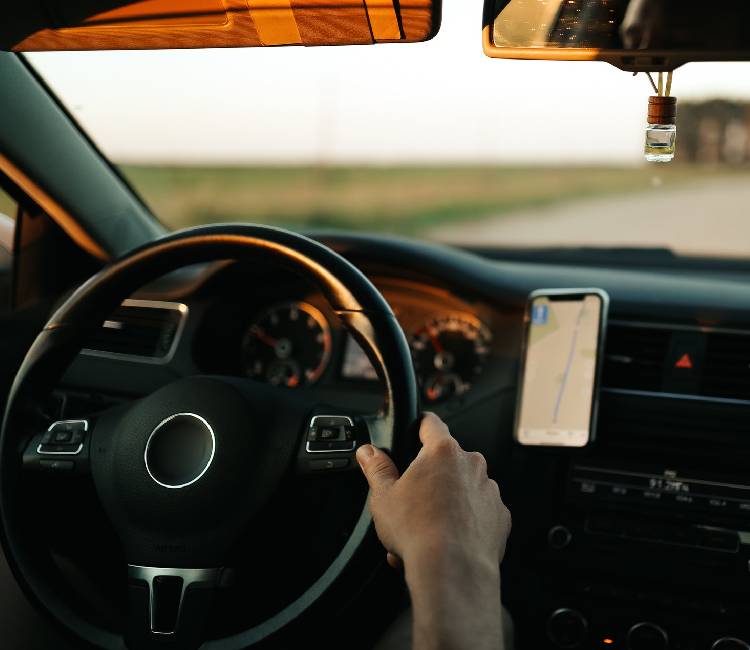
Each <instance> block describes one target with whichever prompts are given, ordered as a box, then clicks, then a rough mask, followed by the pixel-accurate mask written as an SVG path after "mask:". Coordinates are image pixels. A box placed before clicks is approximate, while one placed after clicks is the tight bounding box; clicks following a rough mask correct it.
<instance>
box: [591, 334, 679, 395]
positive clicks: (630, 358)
mask: <svg viewBox="0 0 750 650" xmlns="http://www.w3.org/2000/svg"><path fill="white" fill-rule="evenodd" d="M670 337H671V331H670V330H669V329H663V328H657V327H646V326H644V327H640V326H631V325H625V324H617V323H612V324H610V326H609V327H608V328H607V339H606V341H607V342H606V348H605V355H604V369H603V374H602V386H605V387H606V388H625V389H631V390H647V391H659V390H661V386H662V376H663V373H664V362H665V360H666V358H667V354H668V352H669V345H670Z"/></svg>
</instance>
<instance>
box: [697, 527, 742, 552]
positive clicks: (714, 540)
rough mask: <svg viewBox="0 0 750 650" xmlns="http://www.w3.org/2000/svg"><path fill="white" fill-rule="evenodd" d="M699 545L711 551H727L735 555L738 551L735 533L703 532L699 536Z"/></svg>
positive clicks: (737, 540)
mask: <svg viewBox="0 0 750 650" xmlns="http://www.w3.org/2000/svg"><path fill="white" fill-rule="evenodd" d="M698 543H699V545H700V546H702V547H703V548H708V549H711V550H713V551H728V552H730V553H736V552H737V551H739V539H738V538H737V534H736V533H728V532H723V531H719V530H705V531H703V532H702V533H701V535H700V540H699V542H698Z"/></svg>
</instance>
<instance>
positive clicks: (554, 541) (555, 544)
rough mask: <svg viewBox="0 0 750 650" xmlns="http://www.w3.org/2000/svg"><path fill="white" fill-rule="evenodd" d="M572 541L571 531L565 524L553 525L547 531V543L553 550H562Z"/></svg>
mask: <svg viewBox="0 0 750 650" xmlns="http://www.w3.org/2000/svg"><path fill="white" fill-rule="evenodd" d="M572 541H573V533H571V532H570V530H568V529H567V528H566V527H565V526H553V527H552V528H550V529H549V532H548V533H547V543H548V544H549V547H550V548H551V549H553V550H555V551H562V550H563V549H564V548H567V547H568V546H569V545H570V542H572Z"/></svg>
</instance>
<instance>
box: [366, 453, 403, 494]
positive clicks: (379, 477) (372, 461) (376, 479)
mask: <svg viewBox="0 0 750 650" xmlns="http://www.w3.org/2000/svg"><path fill="white" fill-rule="evenodd" d="M357 462H358V463H359V466H360V467H361V468H362V472H363V474H364V475H365V478H366V479H367V482H368V483H369V485H370V489H371V490H372V492H373V494H378V493H382V492H383V491H385V490H387V489H388V488H390V487H391V485H393V484H394V483H395V482H396V481H397V480H398V470H397V469H396V466H395V465H394V464H393V461H392V460H391V458H390V456H388V454H386V453H385V452H384V451H382V450H381V449H378V448H377V447H374V446H373V445H362V446H361V447H360V448H359V449H357Z"/></svg>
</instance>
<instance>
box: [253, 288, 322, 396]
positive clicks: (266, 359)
mask: <svg viewBox="0 0 750 650" xmlns="http://www.w3.org/2000/svg"><path fill="white" fill-rule="evenodd" d="M330 357H331V327H330V325H329V324H328V321H327V320H326V318H325V316H323V314H322V313H321V311H320V310H319V309H317V308H316V307H313V306H312V305H310V304H309V303H306V302H288V303H281V304H278V305H274V306H273V307H271V308H270V309H268V310H266V311H265V312H263V313H262V314H261V315H260V316H259V317H258V318H257V319H256V320H255V322H254V323H252V325H250V327H249V328H248V329H247V332H246V333H245V336H244V339H243V342H242V361H243V367H244V370H245V374H246V375H247V376H248V377H252V378H253V379H259V380H262V381H266V382H268V383H269V384H273V385H275V386H286V387H287V388H297V387H298V386H304V385H305V384H314V383H315V382H316V381H318V379H320V377H321V375H322V374H323V372H325V369H326V367H327V365H328V360H329V359H330Z"/></svg>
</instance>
